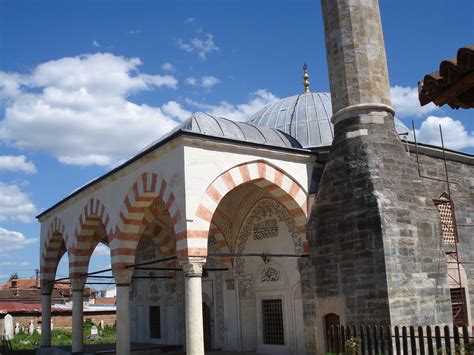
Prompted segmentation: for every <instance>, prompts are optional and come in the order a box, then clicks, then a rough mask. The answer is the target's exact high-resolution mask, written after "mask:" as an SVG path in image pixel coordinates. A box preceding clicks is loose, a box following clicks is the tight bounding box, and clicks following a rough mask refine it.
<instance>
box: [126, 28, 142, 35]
mask: <svg viewBox="0 0 474 355" xmlns="http://www.w3.org/2000/svg"><path fill="white" fill-rule="evenodd" d="M140 33H142V30H141V29H139V28H135V29H131V30H130V31H128V34H129V35H132V36H133V35H138V34H140Z"/></svg>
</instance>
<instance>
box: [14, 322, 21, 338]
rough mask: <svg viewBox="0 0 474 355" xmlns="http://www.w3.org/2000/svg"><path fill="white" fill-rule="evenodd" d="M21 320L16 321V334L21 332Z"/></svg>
mask: <svg viewBox="0 0 474 355" xmlns="http://www.w3.org/2000/svg"><path fill="white" fill-rule="evenodd" d="M20 330H21V329H20V322H16V324H15V335H17V334H18V333H20Z"/></svg>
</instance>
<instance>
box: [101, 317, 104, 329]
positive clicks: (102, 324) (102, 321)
mask: <svg viewBox="0 0 474 355" xmlns="http://www.w3.org/2000/svg"><path fill="white" fill-rule="evenodd" d="M104 326H105V323H104V320H103V319H101V320H100V329H104Z"/></svg>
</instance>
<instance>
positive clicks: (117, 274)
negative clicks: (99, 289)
mask: <svg viewBox="0 0 474 355" xmlns="http://www.w3.org/2000/svg"><path fill="white" fill-rule="evenodd" d="M112 273H113V274H114V278H115V284H116V285H117V286H129V285H130V284H131V283H132V276H133V268H128V269H116V270H112Z"/></svg>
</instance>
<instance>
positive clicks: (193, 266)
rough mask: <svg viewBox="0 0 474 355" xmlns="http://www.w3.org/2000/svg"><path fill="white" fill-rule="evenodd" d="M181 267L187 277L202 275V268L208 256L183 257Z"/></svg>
mask: <svg viewBox="0 0 474 355" xmlns="http://www.w3.org/2000/svg"><path fill="white" fill-rule="evenodd" d="M179 263H180V265H181V267H182V268H183V271H184V276H186V277H201V276H202V268H203V266H204V264H205V263H206V258H203V257H193V258H187V259H181V260H180V261H179Z"/></svg>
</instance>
